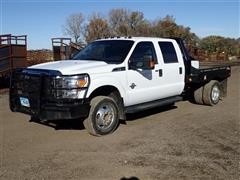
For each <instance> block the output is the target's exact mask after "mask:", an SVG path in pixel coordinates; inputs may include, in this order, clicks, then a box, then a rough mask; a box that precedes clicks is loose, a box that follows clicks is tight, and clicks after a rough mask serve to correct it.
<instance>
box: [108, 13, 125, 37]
mask: <svg viewBox="0 0 240 180" xmlns="http://www.w3.org/2000/svg"><path fill="white" fill-rule="evenodd" d="M128 18H129V12H128V10H126V9H112V10H111V11H110V12H109V24H110V27H111V29H112V34H114V35H119V36H128V35H129V20H128Z"/></svg>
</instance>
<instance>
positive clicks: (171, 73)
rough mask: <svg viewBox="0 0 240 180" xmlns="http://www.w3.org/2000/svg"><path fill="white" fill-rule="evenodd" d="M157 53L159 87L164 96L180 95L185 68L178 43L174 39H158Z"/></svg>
mask: <svg viewBox="0 0 240 180" xmlns="http://www.w3.org/2000/svg"><path fill="white" fill-rule="evenodd" d="M157 54H158V59H159V71H161V73H160V74H161V77H159V78H161V80H160V81H161V84H162V86H163V87H161V89H162V90H164V91H165V93H164V95H165V97H171V96H176V95H180V94H181V93H182V92H183V89H184V85H185V83H184V78H185V68H184V62H183V57H182V54H181V51H180V48H179V46H178V44H177V43H176V42H175V41H159V42H158V49H157Z"/></svg>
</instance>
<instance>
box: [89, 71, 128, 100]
mask: <svg viewBox="0 0 240 180" xmlns="http://www.w3.org/2000/svg"><path fill="white" fill-rule="evenodd" d="M90 81H91V82H90V86H89V88H88V91H87V95H86V98H89V96H90V95H91V94H92V92H93V91H94V90H96V89H97V88H99V87H103V86H114V87H115V88H116V89H118V91H119V93H120V95H121V97H122V98H123V101H124V104H125V100H126V97H127V95H126V90H125V89H124V88H123V85H122V84H121V83H120V82H119V81H118V80H117V79H116V78H112V77H102V76H101V77H97V78H93V79H91V80H90Z"/></svg>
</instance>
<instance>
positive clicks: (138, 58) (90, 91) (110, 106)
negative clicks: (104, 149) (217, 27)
mask: <svg viewBox="0 0 240 180" xmlns="http://www.w3.org/2000/svg"><path fill="white" fill-rule="evenodd" d="M230 74H231V69H230V67H227V66H225V67H214V68H207V69H201V68H199V62H198V61H196V60H193V59H192V58H191V57H190V56H189V55H188V53H187V51H186V49H185V47H184V44H183V41H182V40H181V39H179V38H150V37H149V38H148V37H115V38H106V39H99V40H96V41H94V42H92V43H90V44H89V45H88V46H86V48H84V49H83V50H81V51H80V52H79V53H77V54H76V55H75V56H74V57H73V58H72V59H71V60H64V61H55V62H50V63H44V64H39V65H34V66H31V67H28V68H24V69H17V70H16V71H14V72H13V73H12V76H11V87H10V108H11V110H12V111H15V112H22V113H26V114H29V115H31V116H32V117H35V118H37V119H39V120H58V119H84V120H83V123H84V126H85V128H86V129H87V130H88V132H89V133H90V134H92V135H97V136H100V135H106V134H109V133H112V132H113V131H114V130H115V129H116V128H117V126H118V124H119V120H121V119H125V114H126V113H132V112H137V111H141V110H143V109H148V108H152V107H155V106H160V105H169V104H173V103H174V102H176V101H180V100H183V99H191V98H192V97H193V99H195V102H197V103H198V104H206V105H215V104H217V103H218V102H219V100H220V99H221V98H222V97H224V96H225V95H226V90H227V78H228V77H229V76H230Z"/></svg>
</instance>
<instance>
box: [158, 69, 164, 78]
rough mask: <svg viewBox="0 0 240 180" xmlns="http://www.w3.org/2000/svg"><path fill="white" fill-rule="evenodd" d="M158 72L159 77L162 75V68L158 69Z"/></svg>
mask: <svg viewBox="0 0 240 180" xmlns="http://www.w3.org/2000/svg"><path fill="white" fill-rule="evenodd" d="M158 74H159V77H162V76H163V71H162V69H159V70H158Z"/></svg>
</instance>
